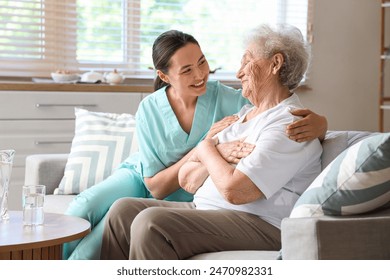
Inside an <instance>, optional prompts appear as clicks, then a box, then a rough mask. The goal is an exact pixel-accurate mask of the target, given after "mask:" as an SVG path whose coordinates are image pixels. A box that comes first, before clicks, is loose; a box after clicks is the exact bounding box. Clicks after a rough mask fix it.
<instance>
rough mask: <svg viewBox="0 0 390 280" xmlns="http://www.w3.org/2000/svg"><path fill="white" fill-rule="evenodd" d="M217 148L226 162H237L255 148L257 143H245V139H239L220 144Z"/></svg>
mask: <svg viewBox="0 0 390 280" xmlns="http://www.w3.org/2000/svg"><path fill="white" fill-rule="evenodd" d="M216 148H217V150H218V152H219V153H220V155H221V156H222V157H223V158H224V159H225V160H226V162H228V163H234V164H237V163H238V162H239V161H240V160H241V159H242V158H244V157H247V156H248V155H249V154H250V153H251V152H252V151H253V150H254V148H255V145H253V144H250V143H245V142H244V141H243V140H237V141H232V142H226V143H222V144H218V145H217V146H216Z"/></svg>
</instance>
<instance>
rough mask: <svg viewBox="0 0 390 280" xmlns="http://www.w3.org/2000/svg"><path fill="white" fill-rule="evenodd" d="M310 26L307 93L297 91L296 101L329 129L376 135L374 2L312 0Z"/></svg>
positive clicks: (377, 27) (376, 10)
mask: <svg viewBox="0 0 390 280" xmlns="http://www.w3.org/2000/svg"><path fill="white" fill-rule="evenodd" d="M388 15H389V17H390V9H389V10H388ZM313 27H314V42H313V49H312V54H313V60H312V65H311V68H310V73H309V86H310V87H311V88H312V90H310V91H306V92H301V93H300V97H301V100H302V102H303V103H304V105H305V106H306V107H308V108H311V109H313V110H314V111H316V112H318V113H320V114H323V115H325V116H326V117H327V119H328V122H329V129H334V130H369V131H377V130H378V102H379V101H378V100H379V99H378V96H379V93H378V88H379V62H380V43H379V40H380V0H314V26H313ZM389 29H390V26H389ZM389 67H390V66H389ZM386 79H388V77H386ZM388 83H389V85H390V79H388ZM386 119H387V122H386V124H387V125H386V130H387V131H390V115H386Z"/></svg>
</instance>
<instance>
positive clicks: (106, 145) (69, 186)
mask: <svg viewBox="0 0 390 280" xmlns="http://www.w3.org/2000/svg"><path fill="white" fill-rule="evenodd" d="M75 115H76V123H75V125H76V128H75V136H74V138H73V141H72V147H71V150H70V154H69V157H68V161H67V163H66V166H65V172H64V177H63V178H62V180H61V182H60V185H59V187H58V188H57V189H56V191H55V192H54V193H55V194H78V193H80V192H82V191H83V190H85V189H87V188H89V187H91V186H93V185H95V184H97V183H99V182H101V181H103V180H104V179H105V178H107V177H108V176H109V175H111V173H112V171H113V170H114V169H115V168H116V167H118V166H119V164H120V163H121V162H122V161H124V160H125V159H126V158H127V157H128V156H129V155H130V153H132V152H134V151H136V150H137V149H138V147H137V141H136V137H135V117H134V116H133V115H130V114H114V113H103V112H90V111H87V110H85V109H80V108H75Z"/></svg>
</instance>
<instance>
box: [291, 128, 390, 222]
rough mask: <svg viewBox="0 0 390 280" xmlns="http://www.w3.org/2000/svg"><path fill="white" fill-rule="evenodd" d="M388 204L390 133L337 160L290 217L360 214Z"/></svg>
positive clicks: (351, 149) (361, 144) (318, 178)
mask: <svg viewBox="0 0 390 280" xmlns="http://www.w3.org/2000/svg"><path fill="white" fill-rule="evenodd" d="M389 201H390V133H381V134H378V135H375V136H371V137H369V138H366V139H364V140H362V141H360V142H358V143H356V144H354V145H353V146H351V147H349V148H348V149H347V150H345V151H344V152H342V153H341V154H340V155H339V156H337V158H336V159H334V160H333V161H332V162H331V163H330V164H329V165H328V166H327V167H326V168H325V169H324V170H323V171H322V172H321V174H320V175H319V176H318V177H317V178H316V179H315V180H314V181H313V183H312V184H311V185H310V186H309V187H308V188H307V190H306V191H305V192H304V193H303V194H302V195H301V197H300V198H299V199H298V201H297V202H296V204H295V206H294V209H293V211H292V212H291V215H290V217H291V218H299V217H315V216H323V215H354V214H361V213H365V212H369V211H372V210H375V209H377V208H379V207H382V206H385V205H386V204H387V205H386V206H388V205H389V204H388V203H389Z"/></svg>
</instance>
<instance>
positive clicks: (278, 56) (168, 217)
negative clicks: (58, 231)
mask: <svg viewBox="0 0 390 280" xmlns="http://www.w3.org/2000/svg"><path fill="white" fill-rule="evenodd" d="M309 57H310V52H309V48H308V46H307V45H306V43H305V42H304V40H303V37H302V35H301V33H300V31H299V30H298V29H296V28H294V27H287V26H284V27H278V28H271V27H269V26H266V25H262V26H260V27H258V28H257V29H255V30H254V31H253V32H252V33H251V34H250V36H249V37H248V40H247V41H246V51H245V53H244V56H243V58H242V61H241V68H240V69H239V71H238V73H237V77H238V78H239V79H240V80H241V82H242V87H243V91H242V94H243V96H244V97H246V98H248V99H249V101H250V102H251V104H252V105H245V106H244V107H243V108H242V109H241V111H240V112H239V113H238V114H237V116H238V120H237V121H236V122H234V123H233V124H231V125H230V126H228V127H227V128H225V129H224V130H222V131H221V132H219V133H218V134H217V135H216V136H215V137H213V138H209V139H205V140H203V141H202V142H201V143H200V144H199V145H198V146H197V148H196V149H195V151H194V153H193V154H192V156H191V157H190V158H189V159H188V161H187V162H186V163H185V164H184V165H183V166H182V167H181V169H180V171H179V182H180V184H181V186H182V187H183V188H184V189H185V190H186V191H188V192H190V193H194V200H193V202H167V201H158V200H148V199H136V198H128V199H121V200H119V201H117V202H116V203H115V204H114V205H113V206H112V208H111V209H110V211H109V214H108V217H107V220H106V224H105V232H104V236H103V246H102V255H101V257H102V258H103V259H127V258H130V259H187V258H189V257H191V256H193V255H196V254H200V253H205V252H215V251H224V250H279V249H280V247H281V241H280V239H281V236H280V225H281V221H282V219H283V218H284V217H287V216H288V215H289V213H290V212H291V210H292V207H293V205H294V203H295V202H296V200H297V199H298V197H299V196H300V195H301V194H302V193H303V191H304V190H305V189H306V188H307V187H308V186H309V184H310V183H311V182H312V181H313V179H314V178H315V177H316V176H317V175H318V174H319V172H320V156H321V152H322V148H321V145H320V143H319V141H318V139H315V140H312V141H309V142H304V143H297V142H294V141H291V140H289V139H288V137H286V135H285V129H286V126H287V125H288V124H290V123H291V122H292V121H293V120H294V118H295V117H294V116H292V115H291V113H290V111H291V110H293V109H297V108H302V105H301V103H300V101H299V98H298V96H297V95H296V94H295V93H293V90H294V89H295V88H296V87H297V86H298V84H299V82H300V81H301V80H302V78H303V76H304V74H305V72H306V70H307V67H308V64H309ZM238 139H239V140H240V141H241V143H243V144H242V145H241V147H242V151H238V152H235V153H243V154H245V156H244V157H242V156H240V155H237V154H233V155H231V156H232V160H229V156H230V155H228V154H224V151H226V150H230V151H231V150H232V149H226V147H227V146H229V145H237V140H238ZM234 159H236V160H234Z"/></svg>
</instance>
